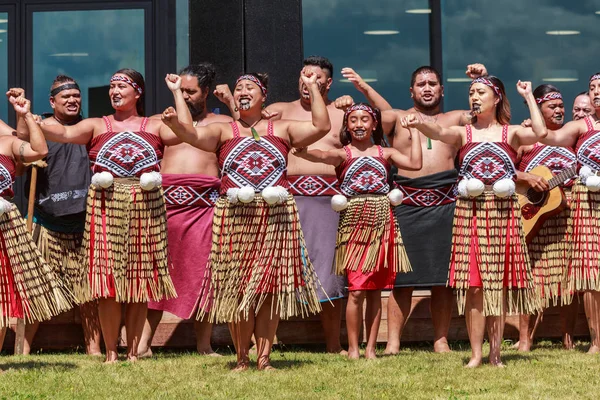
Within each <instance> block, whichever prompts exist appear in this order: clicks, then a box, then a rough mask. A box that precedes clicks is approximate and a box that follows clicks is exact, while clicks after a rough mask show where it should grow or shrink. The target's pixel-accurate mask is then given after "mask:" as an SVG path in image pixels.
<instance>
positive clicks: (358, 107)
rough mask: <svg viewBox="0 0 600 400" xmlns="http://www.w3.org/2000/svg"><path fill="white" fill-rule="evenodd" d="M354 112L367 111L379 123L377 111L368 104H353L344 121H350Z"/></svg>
mask: <svg viewBox="0 0 600 400" xmlns="http://www.w3.org/2000/svg"><path fill="white" fill-rule="evenodd" d="M353 111H366V112H368V113H369V115H370V116H371V117H372V118H373V121H375V122H377V114H375V110H374V109H373V107H371V106H368V105H366V104H360V103H359V104H352V105H351V106H350V107H348V109H347V110H346V114H344V119H345V120H348V116H349V115H350V113H351V112H353Z"/></svg>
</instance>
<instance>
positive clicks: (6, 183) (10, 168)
mask: <svg viewBox="0 0 600 400" xmlns="http://www.w3.org/2000/svg"><path fill="white" fill-rule="evenodd" d="M14 180H15V162H14V161H13V159H12V158H10V157H7V156H5V155H4V154H0V196H4V197H13V196H14V195H15V193H14V192H13V182H14Z"/></svg>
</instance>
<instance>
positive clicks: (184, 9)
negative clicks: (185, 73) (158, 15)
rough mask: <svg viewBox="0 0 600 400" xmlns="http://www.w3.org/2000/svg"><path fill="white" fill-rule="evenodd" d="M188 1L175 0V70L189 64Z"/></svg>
mask: <svg viewBox="0 0 600 400" xmlns="http://www.w3.org/2000/svg"><path fill="white" fill-rule="evenodd" d="M189 7H190V5H189V0H177V2H176V3H175V19H176V24H177V70H178V71H179V70H180V69H182V68H184V67H187V66H188V64H189V63H190V29H189V28H190V16H189Z"/></svg>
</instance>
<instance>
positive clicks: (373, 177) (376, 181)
mask: <svg viewBox="0 0 600 400" xmlns="http://www.w3.org/2000/svg"><path fill="white" fill-rule="evenodd" d="M344 151H345V152H346V159H345V160H344V161H343V162H342V163H341V164H340V165H338V166H337V167H336V169H335V172H336V174H337V177H338V181H339V183H340V192H342V193H343V194H344V195H346V196H357V195H359V194H387V193H388V192H389V191H390V185H389V183H388V177H389V173H390V168H391V166H390V164H389V163H388V161H387V160H386V159H385V158H384V157H383V149H382V148H381V146H377V151H378V152H379V156H378V157H372V156H361V157H352V152H351V151H350V149H349V148H348V147H347V146H344Z"/></svg>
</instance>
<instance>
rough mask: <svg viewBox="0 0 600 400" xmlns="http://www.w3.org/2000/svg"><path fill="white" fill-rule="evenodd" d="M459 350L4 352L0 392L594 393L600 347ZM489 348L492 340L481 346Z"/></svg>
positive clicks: (138, 395)
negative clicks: (110, 355)
mask: <svg viewBox="0 0 600 400" xmlns="http://www.w3.org/2000/svg"><path fill="white" fill-rule="evenodd" d="M453 349H454V351H453V353H451V354H445V355H439V354H434V353H432V352H430V351H429V347H411V348H408V349H404V350H403V351H402V352H401V353H400V354H399V355H398V356H393V357H380V358H379V359H377V360H374V361H367V360H364V359H362V360H359V361H348V360H346V359H345V358H343V357H341V356H336V355H328V354H323V353H316V352H310V351H306V350H305V349H297V348H293V349H289V348H284V349H279V350H277V351H275V352H274V354H273V366H274V367H276V368H278V370H277V371H269V372H259V371H256V370H255V369H252V370H250V371H247V372H243V373H236V372H231V371H230V368H231V367H232V365H233V362H234V361H235V356H234V355H232V354H231V351H229V350H227V349H224V350H223V351H222V354H227V355H225V356H224V357H221V358H213V357H206V356H199V355H196V354H192V353H170V352H169V353H167V352H163V353H158V354H157V355H156V356H155V357H154V358H153V359H148V360H141V361H139V362H137V363H135V364H130V363H126V362H120V363H117V364H115V365H103V364H102V360H101V359H99V358H90V357H87V356H85V355H82V354H77V353H50V354H44V353H41V354H37V355H33V356H30V357H15V356H2V357H1V358H0V368H2V369H4V370H5V372H4V373H3V374H1V375H0V398H2V399H4V398H6V399H38V398H44V399H46V398H49V399H55V398H75V399H105V398H114V399H155V398H176V399H198V398H201V399H209V398H210V399H232V398H246V399H264V398H273V399H294V400H297V399H315V398H318V399H467V398H468V399H585V398H589V399H595V398H598V397H599V394H598V393H600V392H599V389H598V388H599V386H600V356H589V355H587V354H585V351H586V350H587V344H586V343H578V346H577V349H576V350H575V351H564V350H562V349H561V347H560V345H559V344H556V343H551V342H542V343H540V344H538V346H536V347H535V348H534V350H533V351H532V352H531V353H530V354H527V355H522V354H520V353H518V352H516V351H515V350H511V349H509V348H508V346H505V349H504V351H503V356H504V357H503V360H504V362H505V364H506V366H507V367H506V368H504V369H499V368H494V367H490V366H483V367H481V368H477V369H475V370H468V369H465V368H463V365H464V364H465V363H466V361H467V360H468V358H469V355H470V350H469V348H468V345H467V344H465V343H454V344H453ZM485 351H487V347H486V349H485Z"/></svg>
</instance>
